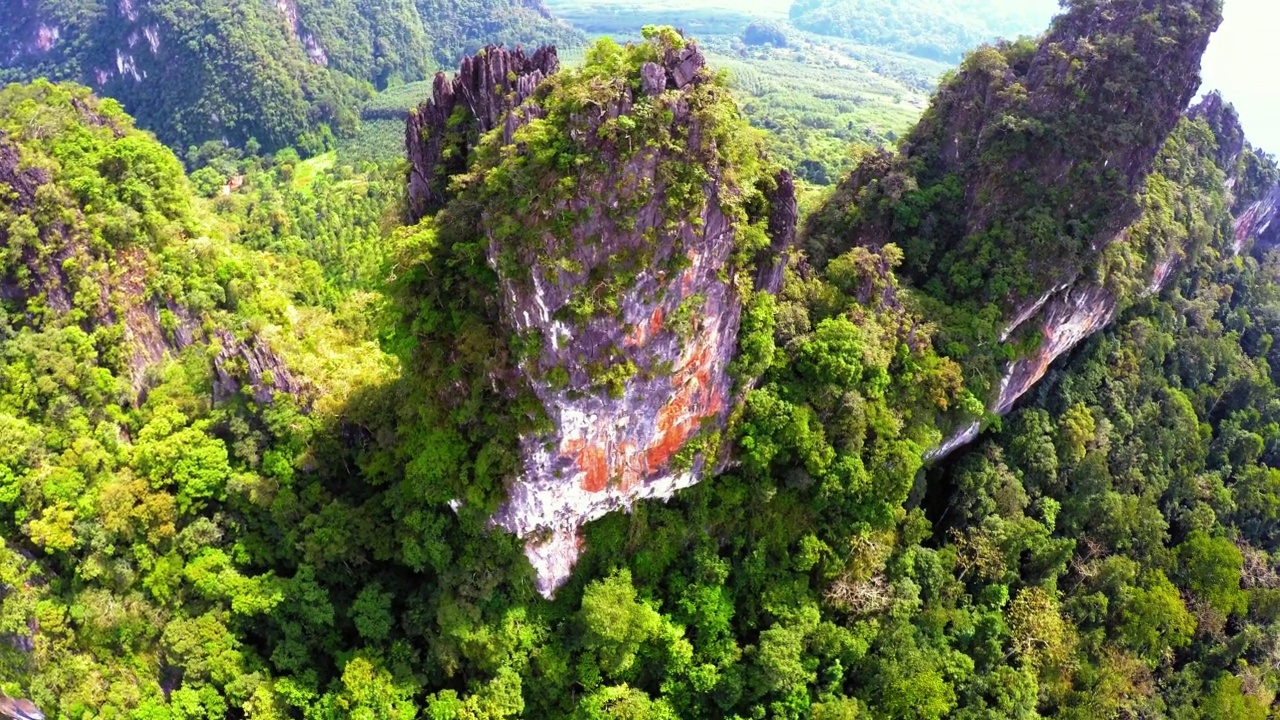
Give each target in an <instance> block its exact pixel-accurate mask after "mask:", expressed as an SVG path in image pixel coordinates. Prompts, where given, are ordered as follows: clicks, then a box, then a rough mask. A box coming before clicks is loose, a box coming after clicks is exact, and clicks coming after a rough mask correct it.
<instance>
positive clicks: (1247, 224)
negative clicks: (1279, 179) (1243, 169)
mask: <svg viewBox="0 0 1280 720" xmlns="http://www.w3.org/2000/svg"><path fill="white" fill-rule="evenodd" d="M1235 231H1236V252H1240V251H1242V250H1243V249H1244V248H1245V246H1246V245H1247V244H1248V243H1249V241H1251V240H1252V241H1255V242H1256V243H1257V247H1258V248H1260V249H1270V248H1273V247H1276V246H1280V185H1277V186H1275V187H1273V188H1272V189H1271V191H1270V192H1269V193H1267V194H1266V195H1265V196H1263V197H1262V198H1261V199H1260V200H1257V201H1254V202H1253V203H1250V204H1249V205H1248V206H1247V207H1246V208H1245V209H1244V212H1243V213H1241V214H1240V216H1239V217H1238V218H1236V224H1235Z"/></svg>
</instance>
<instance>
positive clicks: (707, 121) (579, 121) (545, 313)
mask: <svg viewBox="0 0 1280 720" xmlns="http://www.w3.org/2000/svg"><path fill="white" fill-rule="evenodd" d="M649 42H650V45H651V46H652V47H653V48H654V52H655V55H656V60H655V61H647V62H643V63H640V64H638V65H636V67H635V68H634V77H628V78H620V79H617V80H616V81H612V80H611V81H604V82H601V83H596V84H594V85H591V86H589V87H592V88H596V90H595V94H593V96H592V97H591V99H590V100H586V101H582V100H580V99H579V98H578V96H576V95H575V96H574V99H573V100H572V101H570V102H565V98H564V97H563V96H564V95H568V94H569V93H570V91H569V90H563V88H564V87H565V86H566V83H567V82H572V80H570V81H566V83H561V82H558V80H560V79H561V78H557V79H556V80H553V81H547V80H546V78H547V77H548V75H550V73H551V72H554V70H555V67H556V63H555V55H554V51H552V50H540V51H539V52H538V53H535V54H534V55H532V56H525V55H524V54H523V53H520V52H519V51H514V52H513V51H506V50H503V49H501V48H489V49H487V50H486V51H485V52H483V53H482V54H481V55H480V56H477V57H476V58H473V59H471V60H469V61H467V62H465V63H464V65H463V71H462V72H461V73H460V74H459V76H458V78H457V79H456V80H455V81H454V82H453V83H452V84H447V83H445V82H444V81H443V79H440V78H438V79H437V82H436V86H435V96H434V97H433V98H432V100H431V101H430V102H428V103H427V104H425V105H424V106H423V107H421V108H419V110H418V112H417V113H416V114H415V115H414V116H413V117H411V118H410V120H409V123H408V127H409V130H408V139H409V144H410V148H409V153H410V156H411V158H413V161H412V164H413V169H412V171H411V179H410V183H411V194H412V196H413V197H414V198H415V200H414V202H415V207H417V208H419V209H421V210H426V211H429V210H430V209H431V208H432V207H435V206H438V205H439V204H441V203H442V202H443V201H445V200H447V196H446V195H445V194H444V189H445V188H446V187H447V185H446V183H447V180H448V176H449V174H450V172H451V170H450V168H449V164H448V163H449V159H448V158H450V157H451V153H450V151H448V150H445V151H443V152H442V148H449V147H453V148H455V149H456V148H471V147H474V140H473V138H476V137H477V136H478V134H479V133H482V132H484V131H485V130H487V129H496V128H501V132H499V133H498V134H496V135H491V136H489V137H488V138H485V139H484V141H483V142H484V144H485V148H486V149H484V150H481V152H484V153H487V155H486V157H495V156H497V157H502V158H506V161H505V162H503V163H502V164H500V165H499V167H498V168H496V169H495V168H491V167H484V166H482V167H481V168H480V169H476V168H474V167H472V168H471V173H472V177H473V178H474V182H476V183H482V184H483V185H484V186H485V188H486V189H485V190H483V192H481V197H480V198H479V199H478V200H477V199H476V198H474V197H472V196H470V195H468V196H467V197H465V198H459V199H458V200H457V202H465V203H472V202H479V203H480V205H481V207H482V208H483V209H482V211H481V212H480V213H479V216H480V218H481V220H480V224H481V227H480V228H479V230H480V231H481V232H482V233H483V236H484V239H485V242H486V243H487V252H486V255H487V259H488V262H489V264H490V265H491V266H492V267H493V268H494V269H496V270H497V271H498V276H499V294H500V296H501V298H500V300H501V316H502V324H503V328H502V329H501V331H502V332H506V333H508V334H514V335H515V336H516V337H519V338H523V339H527V340H529V341H530V342H531V343H532V345H533V350H531V351H530V352H529V353H528V354H527V355H526V356H525V357H524V358H523V359H522V361H521V362H520V365H519V368H518V372H519V374H520V375H521V377H522V379H523V380H524V381H525V382H527V384H528V386H529V387H530V388H531V390H532V392H533V394H534V395H535V396H536V398H537V400H538V402H539V404H540V405H541V406H542V408H543V409H544V411H545V414H546V417H547V420H548V421H549V422H548V423H546V424H545V428H546V429H545V430H542V431H537V432H531V433H528V434H526V435H525V436H524V437H523V438H522V439H521V440H520V449H519V450H520V458H521V469H520V472H519V476H518V477H516V478H513V479H512V480H511V481H510V483H509V484H508V498H507V501H506V502H505V503H504V504H503V505H502V507H501V508H500V509H499V511H498V512H497V514H496V515H495V516H494V518H493V522H494V523H495V524H496V525H497V526H498V527H501V528H503V529H505V530H507V531H509V532H512V533H515V534H517V535H518V536H520V537H522V538H525V541H526V551H527V555H528V556H529V559H530V561H531V562H532V564H533V566H534V569H535V570H536V571H537V574H538V589H539V590H540V591H541V592H542V593H544V594H545V595H548V596H550V595H551V594H552V593H554V592H555V590H556V588H558V587H559V586H560V585H561V584H562V583H563V582H564V581H565V580H566V579H567V578H568V576H569V573H570V571H571V569H572V567H573V564H574V562H575V561H576V559H577V557H578V553H579V550H580V546H581V540H580V536H579V528H580V527H581V526H582V525H583V524H584V523H586V522H588V521H590V520H593V519H596V518H598V517H601V516H602V515H604V514H606V513H609V512H612V511H615V510H619V509H625V508H629V507H630V506H631V504H632V503H634V502H635V501H636V500H639V499H644V498H669V497H671V496H672V495H673V494H674V493H675V492H676V491H677V490H679V489H681V488H685V487H688V486H690V485H693V484H695V483H697V482H698V481H699V480H701V479H702V478H703V477H704V476H705V475H706V474H707V473H708V472H709V471H712V470H713V469H714V468H716V467H718V466H719V465H720V464H721V463H722V462H723V459H722V457H721V455H722V453H721V452H720V451H721V449H722V448H721V446H722V444H723V443H722V441H721V439H720V432H721V431H722V430H723V429H724V427H725V425H726V422H727V419H728V416H729V414H730V412H731V411H732V409H733V408H734V407H735V406H736V404H737V403H738V402H739V400H740V398H741V395H742V394H743V392H744V391H745V387H744V386H745V385H746V383H745V382H735V378H733V377H732V376H731V373H730V364H731V362H732V361H733V359H734V357H735V354H736V350H737V342H738V331H739V326H740V322H741V318H742V312H743V307H744V302H745V300H746V299H747V296H748V294H750V293H752V292H756V291H762V292H776V291H777V289H778V287H779V286H780V284H781V281H782V268H783V266H784V265H785V262H786V256H787V252H788V250H789V248H790V246H791V245H792V243H793V241H794V236H795V223H796V202H795V195H794V185H793V182H792V180H791V177H790V175H788V174H787V173H785V172H782V171H778V172H772V171H766V172H764V173H762V174H761V175H760V177H759V178H755V179H750V180H747V179H744V178H743V177H741V176H735V175H734V171H735V169H736V168H733V167H731V166H730V163H729V161H728V160H727V159H726V158H725V156H724V153H725V152H726V151H727V146H729V145H733V144H734V143H740V142H743V139H742V137H743V136H744V135H745V133H744V132H743V130H742V129H739V128H736V126H735V127H734V128H731V131H727V130H726V129H725V127H723V126H722V125H720V124H719V123H720V120H719V119H718V118H719V115H718V114H717V113H718V112H721V111H728V110H730V109H732V111H733V112H735V113H736V107H735V106H733V105H732V103H731V101H730V100H729V99H728V96H727V95H725V94H724V91H723V89H722V88H720V87H719V86H718V84H717V83H716V82H715V80H714V76H713V75H712V73H711V72H710V71H709V70H708V69H707V68H706V67H705V61H704V59H703V56H702V54H701V52H700V51H699V50H698V48H697V47H696V45H694V44H693V43H692V42H685V41H684V40H683V39H681V38H679V37H678V36H674V35H673V36H670V37H666V38H665V39H651V40H650V41H649ZM492 78H502V80H500V81H497V82H493V81H491V79H492ZM539 83H543V85H542V86H540V85H539ZM574 88H575V90H574V91H579V90H580V89H581V85H577V86H574ZM600 88H603V89H600ZM553 108H554V109H553ZM473 112H474V114H473ZM531 122H537V123H538V125H537V127H536V128H534V127H530V128H529V129H530V130H531V131H536V132H534V133H532V134H523V133H521V131H520V128H522V127H523V126H525V125H526V124H528V123H531ZM457 128H465V130H464V131H463V132H455V130H456V129H457ZM735 133H736V134H735ZM547 135H554V139H553V140H550V141H547V140H546V137H547ZM442 138H443V140H442ZM544 141H546V142H550V143H553V144H554V145H555V147H557V148H558V152H557V153H556V154H554V155H550V157H551V158H552V165H551V169H548V170H545V171H542V172H541V173H540V174H537V173H535V174H529V175H519V173H521V172H524V169H527V168H528V167H529V166H530V165H532V164H534V163H536V162H537V158H538V157H540V154H541V152H542V147H543V146H542V145H537V144H536V143H539V142H544ZM495 149H496V152H495ZM454 152H455V153H456V150H455V151H454ZM753 152H755V153H756V157H755V158H754V160H757V161H758V160H759V155H758V148H753ZM452 157H456V154H453V155H452ZM442 158H444V159H443V160H442ZM440 168H445V169H444V171H443V172H441V170H440ZM556 168H568V170H561V169H556ZM574 168H584V169H582V170H575V169H574ZM481 175H483V176H484V177H477V176H481ZM517 175H518V176H517ZM756 179H758V180H759V182H758V183H757V182H756ZM748 183H749V184H748ZM565 187H569V188H572V189H571V190H563V191H562V190H561V189H562V188H565ZM533 188H540V189H541V190H535V189H533ZM557 188H559V189H557ZM498 206H502V207H498ZM510 206H514V208H512V207H510ZM548 218H550V219H552V222H547V221H546V220H547V219H548ZM748 235H750V236H751V237H754V238H756V240H757V241H758V242H757V243H756V244H755V245H752V246H750V247H749V248H748V246H747V244H746V243H747V241H748V237H747V236H748Z"/></svg>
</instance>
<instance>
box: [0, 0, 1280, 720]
mask: <svg viewBox="0 0 1280 720" xmlns="http://www.w3.org/2000/svg"><path fill="white" fill-rule="evenodd" d="M450 7H451V8H455V9H464V6H462V5H451V6H450ZM1065 10H1066V12H1065V14H1064V15H1063V16H1061V17H1060V18H1059V19H1057V20H1056V21H1055V22H1054V24H1053V25H1052V27H1050V29H1049V31H1048V32H1047V33H1045V34H1043V35H1042V36H1041V38H1040V39H1039V40H1037V41H1031V40H1020V41H1011V42H1004V43H999V44H996V45H994V46H989V47H984V48H982V49H979V50H976V51H975V52H973V53H971V54H970V55H968V56H967V57H966V59H965V60H964V62H963V64H962V65H961V67H960V68H959V70H957V71H956V72H954V73H952V74H949V75H948V76H947V77H946V78H945V79H944V80H943V82H942V83H941V84H940V87H939V89H938V91H937V93H936V94H935V95H934V97H933V100H932V102H931V104H930V106H929V108H928V109H927V111H925V113H924V116H923V119H922V120H921V122H920V123H919V124H918V125H917V126H916V127H915V128H914V129H913V130H911V131H910V132H908V133H906V134H905V136H904V141H903V142H902V144H901V145H900V146H899V147H897V148H896V149H895V150H887V149H886V150H882V151H877V150H873V149H868V148H861V149H858V150H856V152H855V151H853V150H851V164H852V161H853V160H856V167H855V168H854V169H853V170H852V172H850V173H848V174H846V176H844V177H843V178H842V179H841V181H840V183H839V185H838V186H837V187H835V188H832V189H831V190H830V191H829V192H825V193H821V194H820V195H818V196H817V197H816V199H813V200H811V201H810V205H811V211H810V212H808V213H806V212H804V210H805V208H804V203H803V202H801V203H797V196H796V192H797V185H796V183H795V182H794V180H793V178H792V177H791V174H790V173H789V172H788V171H787V169H786V168H785V167H783V166H782V165H783V162H782V161H784V160H787V159H789V156H787V155H778V154H773V150H774V148H777V147H779V146H778V145H777V144H776V143H770V142H769V141H768V140H767V138H766V137H765V135H764V131H761V130H758V129H754V128H751V127H749V126H748V123H747V120H748V119H749V118H751V117H753V114H752V112H749V111H746V110H744V109H743V107H742V103H741V102H740V101H739V100H738V99H737V96H736V95H735V91H734V90H733V84H734V82H735V80H734V78H732V77H731V76H726V75H724V74H721V73H718V72H717V71H716V69H717V68H716V65H715V62H716V60H715V55H710V54H704V53H703V52H702V49H701V48H700V46H699V45H698V44H697V43H696V42H694V41H693V40H691V39H690V38H687V37H684V36H682V35H680V34H679V33H678V32H676V31H674V30H672V29H670V28H650V29H648V30H646V31H644V32H643V33H642V34H641V35H640V36H638V37H637V38H636V39H635V41H634V42H632V43H629V44H625V45H623V44H619V43H615V42H611V41H600V42H598V43H596V44H594V45H593V46H592V47H591V48H590V49H589V50H588V51H587V52H586V53H585V54H584V55H582V56H581V59H580V62H574V63H572V64H568V63H566V67H561V64H560V59H559V58H558V56H557V54H556V52H555V51H554V50H553V49H550V48H546V49H541V50H538V51H536V52H534V51H529V52H517V51H514V50H508V49H500V48H494V47H489V48H485V49H484V50H482V51H480V52H478V53H476V54H474V55H472V56H469V57H468V58H467V59H466V60H465V61H464V62H463V63H462V65H461V72H459V73H458V75H457V76H456V77H455V78H450V79H444V78H442V79H440V80H439V81H437V82H436V83H435V84H434V85H433V86H431V87H430V89H429V92H428V89H427V88H426V87H425V86H420V87H422V96H420V97H419V98H418V100H419V104H417V106H416V108H415V109H414V110H412V111H411V112H410V113H409V115H408V119H407V123H406V126H405V127H404V128H403V130H404V136H405V138H406V141H407V142H406V145H407V147H406V151H407V160H408V162H407V164H403V165H399V166H395V167H391V168H389V167H388V166H387V164H386V163H381V164H380V163H352V162H350V161H349V160H348V159H347V158H348V157H350V155H348V154H346V153H344V151H343V150H341V149H339V151H337V152H323V153H319V154H316V155H315V156H313V157H309V158H303V157H302V156H301V155H302V154H305V153H299V152H298V150H297V149H294V148H284V149H280V150H278V151H275V152H271V153H269V154H262V153H259V152H246V151H245V149H244V148H237V147H234V146H226V145H223V144H222V143H219V142H214V143H206V144H202V145H199V146H197V147H195V148H193V149H192V150H191V151H190V152H188V153H186V154H185V155H184V157H183V158H182V160H183V161H185V163H186V165H187V166H188V167H189V168H193V171H192V172H190V173H189V174H188V173H185V172H184V169H183V162H180V160H179V158H178V156H177V155H175V154H174V152H172V151H171V150H170V149H168V148H167V147H166V146H164V145H162V144H161V143H160V142H158V141H157V140H156V138H155V137H153V136H152V135H150V134H148V133H146V132H143V131H140V130H138V129H135V128H134V125H133V121H132V120H131V119H130V118H129V116H128V115H127V114H126V113H125V111H124V109H123V108H122V106H121V105H120V103H118V102H116V101H115V100H112V99H107V98H101V97H98V96H96V95H95V94H94V92H93V91H92V90H91V89H90V88H87V87H83V86H79V85H71V84H67V85H56V84H52V83H49V82H47V81H35V82H32V83H27V84H20V85H19V84H15V85H11V86H9V87H7V88H5V89H3V90H0V693H3V696H0V708H3V707H5V706H6V705H5V704H6V703H8V702H10V701H9V700H8V699H7V698H24V699H29V700H30V701H31V702H32V703H33V704H34V705H35V706H36V707H38V708H39V709H40V710H41V711H43V714H44V715H45V716H46V717H48V718H77V719H80V718H93V717H104V718H128V719H130V720H194V719H196V718H206V719H208V720H220V719H222V718H246V719H254V720H267V719H270V720H277V719H281V720H283V719H284V718H299V719H302V720H338V719H339V718H359V719H362V720H382V719H384V718H387V719H397V720H411V719H412V718H431V719H432V720H482V719H483V720H500V719H509V718H539V719H541V718H548V719H558V718H565V719H567V720H610V719H611V720H624V719H625V720H676V719H677V718H678V719H680V720H690V719H696V718H707V719H708V720H747V719H749V718H750V719H763V718H780V719H794V720H800V719H801V718H805V719H808V718H812V719H814V720H858V719H867V720H941V719H942V718H960V719H961V720H997V719H1004V718H1015V719H1018V720H1035V719H1037V718H1063V719H1072V720H1074V719H1077V718H1078V719H1080V720H1086V719H1088V720H1092V719H1095V718H1107V719H1113V718H1114V719H1116V720H1119V719H1123V718H1146V719H1151V720H1267V718H1270V717H1273V716H1274V715H1275V711H1276V710H1277V708H1280V705H1278V704H1277V697H1278V693H1280V470H1278V469H1277V467H1280V391H1278V390H1277V382H1280V375H1277V372H1280V349H1277V347H1276V346H1275V342H1274V338H1275V336H1276V335H1277V333H1280V290H1277V283H1280V168H1277V165H1276V162H1275V160H1274V158H1273V157H1272V156H1270V155H1268V154H1267V153H1265V152H1264V151H1262V150H1261V149H1258V148H1255V147H1253V146H1251V145H1250V144H1249V143H1248V141H1247V140H1246V138H1245V137H1244V133H1243V130H1242V129H1241V127H1240V124H1239V119H1238V118H1237V117H1236V114H1235V112H1234V110H1233V109H1232V107H1231V106H1230V104H1229V103H1228V102H1226V100H1225V99H1223V98H1221V97H1219V96H1216V95H1210V96H1208V97H1207V98H1206V99H1204V100H1203V101H1202V102H1199V103H1197V104H1195V105H1194V107H1191V108H1188V107H1187V105H1188V101H1189V100H1190V99H1191V98H1192V97H1193V95H1194V94H1195V91H1196V87H1197V86H1198V84H1199V81H1198V66H1199V63H1198V58H1199V55H1200V53H1201V52H1203V50H1204V44H1205V42H1206V41H1207V38H1208V37H1209V35H1210V33H1212V32H1213V30H1214V28H1215V27H1216V26H1217V24H1218V22H1219V20H1220V17H1221V16H1220V12H1221V3H1220V2H1218V0H1179V1H1178V2H1166V1H1165V0H1069V1H1068V2H1067V5H1066V8H1065ZM112 12H114V11H112ZM450 12H452V10H451V11H450ZM534 14H536V12H535V13H534ZM335 17H339V16H338V15H335ZM342 17H346V16H342ZM529 17H532V15H530V16H529ZM537 22H539V23H540V22H542V21H541V20H538V21H537ZM350 24H351V27H350V28H344V30H343V32H348V31H349V32H357V30H358V27H359V25H358V23H355V22H354V21H353V22H352V23H350ZM495 31H497V30H495ZM454 32H456V33H457V38H456V39H458V40H459V42H461V43H469V42H470V40H467V39H464V38H467V37H480V35H478V34H477V35H468V33H469V32H472V31H471V30H469V29H466V28H462V27H459V28H458V29H457V30H455V31H454ZM475 32H477V33H479V32H480V31H478V30H477V31H475ZM486 32H487V31H486ZM317 37H318V36H317ZM424 37H425V38H426V41H427V42H431V36H430V34H424ZM141 42H144V43H145V40H143V41H141ZM299 42H300V43H301V41H299ZM321 42H333V41H332V40H325V41H321ZM406 42H409V43H410V44H412V43H416V42H417V40H413V39H411V38H410V39H408V40H406ZM300 46H301V47H304V48H305V47H306V46H305V44H303V45H300ZM408 46H409V45H405V46H404V47H408ZM808 47H817V46H808ZM303 52H304V54H305V51H303ZM748 56H749V55H748ZM406 57H407V56H401V59H402V60H403V61H405V62H408V60H407V59H406ZM423 57H425V56H418V60H417V61H421V62H426V61H424V60H422V58H423ZM740 57H741V56H740ZM306 62H307V63H309V64H308V65H307V67H311V68H317V67H320V66H318V65H315V64H314V63H310V61H309V60H308V61H306ZM334 62H337V61H336V60H334ZM424 67H425V65H424ZM738 70H740V69H739V68H737V67H735V71H738ZM326 72H337V71H330V70H326ZM344 72H345V71H344ZM352 77H354V76H352ZM750 101H751V100H748V102H750ZM343 107H349V106H343ZM754 112H759V109H756V110H755V111H754ZM263 142H264V143H265V142H266V141H265V140H264V141H263ZM281 142H282V143H284V142H287V141H281ZM321 146H323V143H319V146H318V147H317V148H316V149H320V147H321ZM257 149H258V150H261V148H257ZM304 149H305V148H304ZM799 189H800V190H801V191H803V187H802V186H801V187H800V188H799ZM1015 389H1016V390H1017V391H1018V392H1017V393H1016V396H1013V398H1012V399H1010V400H1008V402H1004V400H1005V399H1007V398H1008V397H1010V394H1011V393H1012V392H1013V390H1015ZM943 450H946V451H947V453H949V454H947V453H944V452H942V451H943Z"/></svg>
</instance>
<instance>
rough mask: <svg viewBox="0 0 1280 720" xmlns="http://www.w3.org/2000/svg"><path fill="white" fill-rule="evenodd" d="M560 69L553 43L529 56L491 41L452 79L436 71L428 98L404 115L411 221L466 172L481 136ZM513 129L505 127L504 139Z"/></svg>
mask: <svg viewBox="0 0 1280 720" xmlns="http://www.w3.org/2000/svg"><path fill="white" fill-rule="evenodd" d="M559 69H560V59H559V57H558V56H557V55H556V49H555V47H554V46H546V47H542V48H539V49H538V50H537V51H535V52H534V53H533V54H532V55H529V54H526V53H525V51H524V49H523V48H519V47H517V48H515V49H514V50H511V49H507V48H506V47H502V46H494V45H490V46H488V47H486V48H484V49H483V50H481V51H480V52H479V53H477V54H475V55H473V56H469V57H466V58H464V59H463V60H462V65H461V67H460V68H459V69H458V73H457V74H456V75H454V77H453V78H452V79H450V78H449V77H448V76H446V75H445V74H444V73H442V72H441V73H436V78H435V85H434V87H433V89H432V96H431V98H429V99H428V100H427V101H426V102H424V103H422V104H421V105H420V106H419V107H418V108H417V110H415V111H413V112H411V113H410V114H409V119H408V122H407V124H406V128H405V129H406V133H405V147H406V150H407V151H408V156H409V215H410V219H411V220H414V221H416V220H419V219H421V218H422V217H424V216H426V215H428V214H430V213H434V212H436V211H437V210H439V209H440V208H442V207H444V204H445V202H447V201H448V199H449V196H448V184H449V178H451V177H452V176H454V175H456V174H458V173H461V172H463V171H465V169H466V163H467V157H468V154H469V153H470V151H471V150H472V149H473V148H474V147H475V146H476V144H477V143H478V142H479V140H480V136H481V135H483V134H485V133H487V132H489V131H490V130H493V129H494V128H496V127H498V126H499V125H500V124H506V123H508V116H509V114H510V113H511V111H512V110H514V109H516V108H519V107H520V106H521V105H523V104H524V103H525V101H526V100H528V99H529V98H530V97H532V96H533V92H534V90H535V89H536V88H537V87H538V85H539V84H540V83H541V82H542V81H543V80H544V79H546V78H547V77H548V76H550V75H551V74H552V73H554V72H556V71H557V70H559ZM514 130H515V128H514V126H509V127H508V129H507V138H506V141H507V142H510V141H511V137H510V135H511V133H512V132H514Z"/></svg>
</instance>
